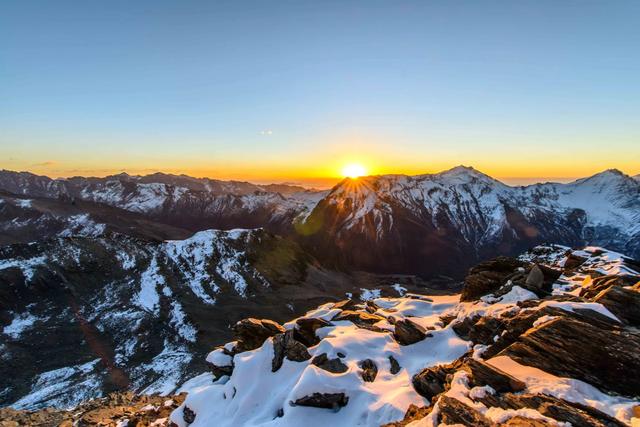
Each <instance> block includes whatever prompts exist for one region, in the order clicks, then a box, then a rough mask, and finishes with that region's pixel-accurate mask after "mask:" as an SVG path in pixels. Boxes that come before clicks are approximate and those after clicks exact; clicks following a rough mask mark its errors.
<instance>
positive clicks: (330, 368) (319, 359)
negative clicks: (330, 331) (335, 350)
mask: <svg viewBox="0 0 640 427" xmlns="http://www.w3.org/2000/svg"><path fill="white" fill-rule="evenodd" d="M311 364H312V365H315V366H317V367H318V368H320V369H323V370H325V371H327V372H331V373H332V374H343V373H345V372H347V371H348V370H349V367H348V366H347V365H345V364H344V363H343V362H342V360H340V358H339V357H336V358H333V359H329V357H328V356H327V353H322V354H319V355H317V356H316V357H314V358H313V360H311Z"/></svg>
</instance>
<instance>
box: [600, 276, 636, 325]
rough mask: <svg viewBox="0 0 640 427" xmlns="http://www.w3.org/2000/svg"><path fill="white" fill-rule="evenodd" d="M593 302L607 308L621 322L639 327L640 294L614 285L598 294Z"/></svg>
mask: <svg viewBox="0 0 640 427" xmlns="http://www.w3.org/2000/svg"><path fill="white" fill-rule="evenodd" d="M594 301H595V302H599V303H600V304H602V305H604V306H605V307H607V309H609V311H611V312H612V313H613V314H615V315H616V317H617V318H618V319H620V320H622V321H623V322H625V323H627V324H629V325H633V326H640V292H638V291H636V290H633V289H627V288H622V287H620V286H618V285H614V286H610V287H609V288H608V289H606V290H604V291H602V292H600V293H599V294H598V295H597V296H596V297H595V298H594Z"/></svg>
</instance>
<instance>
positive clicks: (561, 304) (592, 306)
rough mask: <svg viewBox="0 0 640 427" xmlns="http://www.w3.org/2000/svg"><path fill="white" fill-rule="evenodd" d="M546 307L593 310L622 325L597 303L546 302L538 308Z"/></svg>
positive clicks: (571, 310)
mask: <svg viewBox="0 0 640 427" xmlns="http://www.w3.org/2000/svg"><path fill="white" fill-rule="evenodd" d="M544 307H555V308H560V309H562V310H565V311H570V312H573V311H574V310H576V309H577V310H593V311H596V312H598V313H600V314H602V315H604V316H607V317H608V318H610V319H613V320H615V321H616V322H618V323H621V322H620V319H618V318H617V317H616V316H615V315H614V314H613V313H611V312H610V311H609V310H608V309H607V308H606V307H605V306H603V305H602V304H600V303H597V302H572V301H562V302H561V301H544V302H543V303H542V304H540V305H539V306H538V307H537V308H539V309H540V308H544Z"/></svg>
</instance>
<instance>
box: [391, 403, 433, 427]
mask: <svg viewBox="0 0 640 427" xmlns="http://www.w3.org/2000/svg"><path fill="white" fill-rule="evenodd" d="M432 410H433V407H432V406H422V407H419V406H416V405H414V404H413V403H412V404H411V405H409V408H407V412H405V414H404V418H403V419H402V420H400V421H396V422H393V423H388V424H384V425H382V426H381V427H405V426H406V425H408V424H411V423H412V422H414V421H418V420H421V419H423V418H424V417H426V416H427V415H429V414H430V413H431V411H432Z"/></svg>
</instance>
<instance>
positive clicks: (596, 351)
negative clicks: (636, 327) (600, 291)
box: [499, 317, 640, 396]
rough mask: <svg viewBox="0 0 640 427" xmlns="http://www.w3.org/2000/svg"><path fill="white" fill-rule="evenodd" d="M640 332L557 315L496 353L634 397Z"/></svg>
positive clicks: (637, 383) (639, 384)
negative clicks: (595, 324) (600, 325)
mask: <svg viewBox="0 0 640 427" xmlns="http://www.w3.org/2000/svg"><path fill="white" fill-rule="evenodd" d="M638 354H640V334H639V333H638V332H635V331H631V330H628V329H623V328H619V327H615V326H610V327H608V328H603V327H597V326H594V325H592V324H590V323H586V322H582V321H579V320H576V319H574V318H570V317H558V318H556V319H553V320H551V321H549V322H546V323H544V324H542V325H540V326H539V327H538V328H534V329H531V330H529V331H528V332H527V333H525V334H523V335H522V336H521V337H520V338H519V339H518V341H516V342H514V343H513V344H511V345H510V346H509V347H507V348H506V349H504V350H503V351H502V352H500V353H499V355H505V356H509V357H511V358H512V359H514V360H516V361H518V362H520V363H522V364H524V365H528V366H533V367H536V368H539V369H542V370H543V371H546V372H550V373H552V374H554V375H558V376H563V377H569V378H577V379H580V380H583V381H585V382H588V383H590V384H593V385H595V386H596V387H598V388H600V389H601V390H605V391H610V392H614V393H619V394H622V395H627V396H637V395H638V390H640V377H638V376H637V375H630V374H629V373H630V372H640V357H638Z"/></svg>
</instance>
